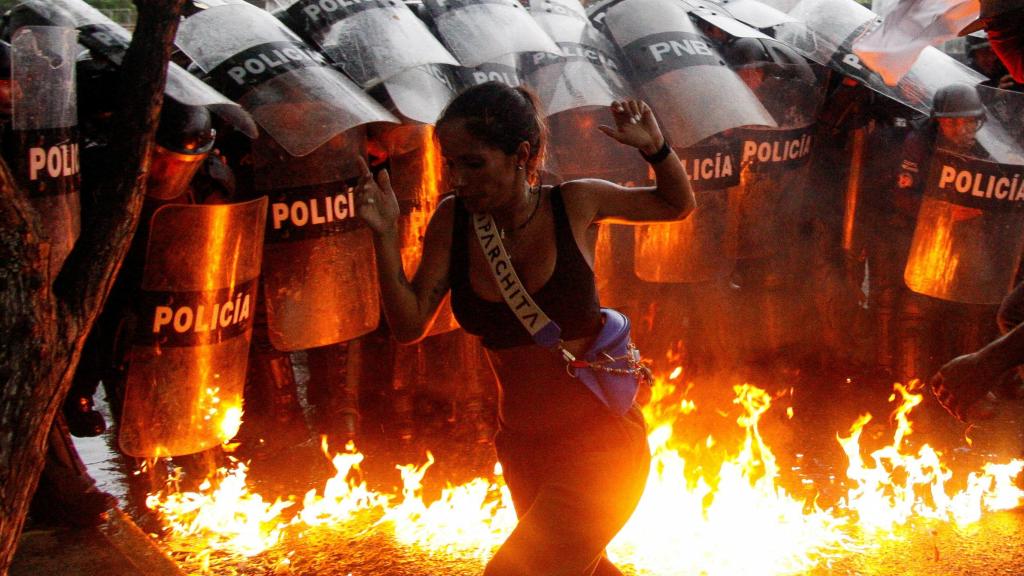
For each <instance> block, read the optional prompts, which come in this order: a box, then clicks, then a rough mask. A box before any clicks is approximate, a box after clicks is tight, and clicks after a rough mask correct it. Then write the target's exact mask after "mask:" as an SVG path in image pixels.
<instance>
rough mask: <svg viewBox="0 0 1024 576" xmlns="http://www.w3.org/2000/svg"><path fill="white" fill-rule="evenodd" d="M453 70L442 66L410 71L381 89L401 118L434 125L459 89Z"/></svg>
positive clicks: (430, 66)
mask: <svg viewBox="0 0 1024 576" xmlns="http://www.w3.org/2000/svg"><path fill="white" fill-rule="evenodd" d="M455 68H456V67H454V66H448V65H445V64H426V65H424V66H417V67H415V68H409V69H408V70H403V71H401V72H399V73H397V74H395V75H394V76H391V77H390V78H388V79H387V80H385V81H384V89H385V90H387V93H388V98H389V99H390V100H391V102H392V103H393V104H394V105H395V109H397V111H398V112H399V113H400V114H401V115H402V116H404V117H406V118H408V119H410V120H412V121H413V122H420V123H423V124H433V123H435V122H436V121H437V118H438V117H439V116H440V115H441V112H442V111H444V107H445V106H447V105H448V103H449V102H451V100H452V98H454V97H455V93H456V91H457V90H458V88H457V86H458V81H457V80H456V75H455V72H454V70H455Z"/></svg>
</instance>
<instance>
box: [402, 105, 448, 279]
mask: <svg viewBox="0 0 1024 576" xmlns="http://www.w3.org/2000/svg"><path fill="white" fill-rule="evenodd" d="M417 128H418V132H419V135H420V138H419V140H420V144H421V147H420V160H421V161H422V170H421V173H420V180H419V185H418V186H415V202H416V207H415V208H414V209H413V210H412V212H410V213H409V215H408V216H406V218H407V219H408V223H407V226H406V227H405V233H404V235H403V238H402V265H403V267H404V268H405V273H406V274H407V275H412V274H413V273H414V272H415V271H416V268H417V267H418V266H419V264H420V258H421V257H422V250H423V248H422V244H423V235H424V234H426V232H427V224H428V223H429V222H430V216H431V215H433V213H434V209H436V208H437V202H438V198H439V197H440V193H439V191H440V183H441V150H440V149H439V148H438V146H437V142H436V140H435V138H434V127H433V126H429V125H424V126H420V127H417Z"/></svg>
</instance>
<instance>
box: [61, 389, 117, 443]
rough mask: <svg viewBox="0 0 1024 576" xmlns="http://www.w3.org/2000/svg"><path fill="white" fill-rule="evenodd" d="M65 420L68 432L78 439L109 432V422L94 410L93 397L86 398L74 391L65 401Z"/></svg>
mask: <svg viewBox="0 0 1024 576" xmlns="http://www.w3.org/2000/svg"><path fill="white" fill-rule="evenodd" d="M64 419H65V420H66V421H67V424H68V431H70V432H71V435H72V436H75V437H78V438H91V437H93V436H99V435H100V434H103V433H104V432H105V431H106V430H107V421H106V420H104V418H103V415H102V414H100V413H99V412H97V411H96V410H94V409H93V403H92V395H91V394H90V395H89V396H84V395H82V394H79V393H76V391H75V390H74V389H72V390H71V392H69V393H68V395H67V398H65V399H64Z"/></svg>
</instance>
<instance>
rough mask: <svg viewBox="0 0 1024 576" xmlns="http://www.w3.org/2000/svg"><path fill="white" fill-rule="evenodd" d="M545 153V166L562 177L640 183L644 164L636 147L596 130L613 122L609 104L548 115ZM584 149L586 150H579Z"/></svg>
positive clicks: (644, 168) (644, 169)
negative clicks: (546, 148) (546, 154)
mask: <svg viewBox="0 0 1024 576" xmlns="http://www.w3.org/2000/svg"><path fill="white" fill-rule="evenodd" d="M547 123H548V143H549V144H548V156H547V158H546V159H545V169H546V170H547V171H548V172H551V173H554V174H557V175H558V176H559V177H560V178H561V179H562V180H572V179H575V178H602V179H605V180H609V181H611V182H618V183H620V184H625V183H627V182H629V183H632V184H631V185H635V186H641V185H643V183H644V182H645V181H646V179H647V164H646V163H645V162H644V161H643V158H641V157H640V155H639V154H637V152H636V149H635V148H632V147H630V146H625V145H623V144H620V143H618V142H616V141H615V140H614V139H612V138H610V137H608V136H607V135H606V134H605V133H603V132H601V131H600V130H598V129H597V127H598V126H600V125H602V124H604V125H607V126H613V125H614V124H615V121H614V119H613V118H612V115H611V112H610V111H609V110H608V107H600V108H598V107H586V108H574V109H571V110H567V111H565V112H560V113H558V114H554V115H551V116H548V118H547ZM583 150H585V151H586V153H580V151H583Z"/></svg>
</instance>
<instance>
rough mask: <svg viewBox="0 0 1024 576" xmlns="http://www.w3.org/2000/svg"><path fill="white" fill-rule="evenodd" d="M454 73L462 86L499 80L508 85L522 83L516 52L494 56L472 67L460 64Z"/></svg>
mask: <svg viewBox="0 0 1024 576" xmlns="http://www.w3.org/2000/svg"><path fill="white" fill-rule="evenodd" d="M455 74H456V76H457V78H458V80H459V82H460V84H462V86H463V87H469V86H476V85H477V84H483V83H484V82H501V83H502V84H506V85H508V86H512V87H515V86H519V85H520V84H522V79H521V78H520V72H519V58H518V55H517V54H504V55H502V56H496V57H494V59H493V60H489V61H487V62H481V63H480V64H477V65H476V66H473V67H468V66H461V67H459V68H456V69H455Z"/></svg>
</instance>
